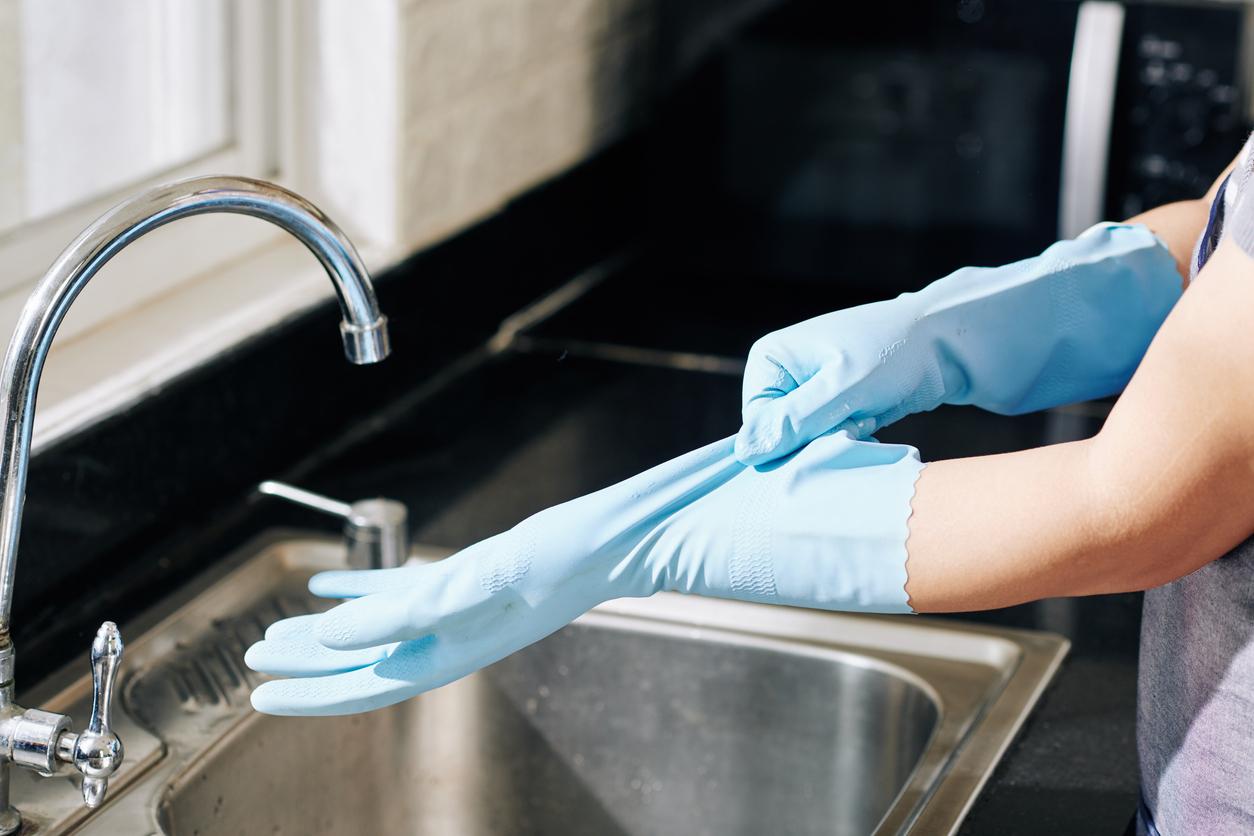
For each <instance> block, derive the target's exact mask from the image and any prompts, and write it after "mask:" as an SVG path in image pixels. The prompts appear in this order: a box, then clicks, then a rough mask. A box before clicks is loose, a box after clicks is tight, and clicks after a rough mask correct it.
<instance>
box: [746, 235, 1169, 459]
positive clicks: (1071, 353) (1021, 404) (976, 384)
mask: <svg viewBox="0 0 1254 836" xmlns="http://www.w3.org/2000/svg"><path fill="white" fill-rule="evenodd" d="M1180 293H1181V277H1180V274H1179V273H1178V272H1177V269H1176V266H1175V261H1174V259H1173V258H1172V256H1171V253H1170V252H1169V251H1168V250H1167V248H1166V247H1165V246H1164V245H1163V244H1162V243H1161V242H1159V241H1158V239H1157V238H1155V237H1154V235H1153V233H1151V232H1150V231H1149V230H1148V229H1146V228H1145V227H1144V226H1140V225H1134V226H1129V225H1126V224H1109V223H1108V224H1099V225H1097V226H1095V227H1092V228H1091V229H1089V230H1087V231H1086V232H1084V233H1083V234H1081V235H1080V236H1079V237H1078V238H1076V239H1074V240H1070V241H1059V242H1058V243H1056V244H1054V245H1053V246H1051V247H1050V248H1049V249H1047V250H1046V251H1045V252H1043V253H1042V254H1041V255H1039V256H1037V257H1035V258H1029V259H1027V260H1025V261H1019V262H1015V263H1014V264H1008V265H1005V266H1004V267H993V268H985V267H966V268H963V269H961V270H958V271H957V272H955V273H952V274H950V275H949V276H946V277H945V278H943V279H940V280H939V281H936V282H933V283H932V284H930V285H928V286H927V287H925V288H924V289H923V290H920V291H918V292H917V293H906V294H903V295H901V296H899V297H897V298H896V299H890V300H886V301H883V302H875V303H873V304H869V305H862V306H860V307H856V308H849V309H847V310H842V311H836V312H835V313H830V314H826V315H824V316H820V317H817V318H815V319H810V320H807V321H805V322H802V323H799V324H797V325H793V326H791V327H789V328H784V329H782V330H780V331H776V332H774V333H772V334H768V335H767V336H765V337H763V338H762V339H761V340H759V341H758V342H757V343H756V344H755V345H754V346H753V349H752V350H751V351H750V353H749V359H748V363H747V366H746V368H745V377H744V397H743V405H744V406H743V416H744V425H743V427H742V428H741V431H740V434H739V436H738V437H737V439H736V454H737V456H738V457H739V458H740V459H741V461H743V462H745V463H747V464H761V463H762V462H766V461H770V460H771V459H773V458H776V457H777V456H781V455H785V454H787V453H790V452H792V451H793V450H795V449H797V448H798V447H800V446H801V445H803V444H805V443H806V442H807V441H809V440H810V439H812V438H815V437H817V436H818V435H820V434H822V433H824V432H827V431H828V430H830V429H832V428H833V427H837V426H843V427H844V428H845V429H848V430H849V431H850V432H851V433H852V434H853V435H854V436H855V437H866V436H868V435H870V434H871V433H872V432H875V430H877V429H878V428H880V427H883V426H886V425H888V424H891V423H892V422H894V421H896V420H898V419H899V418H902V417H904V416H906V415H909V414H911V413H915V412H923V411H926V410H929V409H935V408H936V407H937V406H940V405H941V404H942V403H949V404H974V405H976V406H980V407H983V408H985V409H989V410H992V411H994V412H1001V413H1012V414H1013V413H1021V412H1031V411H1034V410H1037V409H1045V408H1047V407H1050V406H1057V405H1059V404H1064V403H1072V402H1075V401H1081V400H1088V399H1091V398H1096V397H1102V396H1105V395H1110V394H1114V393H1116V392H1119V391H1121V390H1122V389H1123V387H1124V385H1125V384H1126V383H1127V382H1128V379H1129V378H1130V377H1131V376H1132V373H1133V371H1135V370H1136V366H1137V364H1138V363H1140V360H1141V357H1142V356H1143V355H1144V354H1145V350H1146V349H1147V348H1148V347H1149V343H1150V340H1151V339H1153V336H1154V334H1155V333H1156V332H1157V331H1158V327H1159V326H1160V325H1161V324H1162V321H1163V320H1164V319H1165V318H1166V316H1167V314H1168V312H1170V310H1171V308H1172V306H1173V305H1174V304H1175V302H1176V300H1177V299H1178V298H1179V296H1180Z"/></svg>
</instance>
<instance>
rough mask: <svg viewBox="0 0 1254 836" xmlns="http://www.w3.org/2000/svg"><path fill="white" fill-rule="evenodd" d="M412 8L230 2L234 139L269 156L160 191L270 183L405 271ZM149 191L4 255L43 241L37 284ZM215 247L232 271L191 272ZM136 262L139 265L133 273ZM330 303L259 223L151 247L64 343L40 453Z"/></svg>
mask: <svg viewBox="0 0 1254 836" xmlns="http://www.w3.org/2000/svg"><path fill="white" fill-rule="evenodd" d="M405 1H406V0H370V2H368V3H360V4H359V3H347V2H343V0H234V3H233V6H234V14H233V26H234V30H233V31H234V33H235V41H234V42H235V44H236V45H237V49H238V51H239V54H238V55H237V56H236V61H235V67H236V76H235V82H234V88H235V97H236V99H235V101H236V104H237V106H238V108H239V110H240V112H239V113H237V115H236V118H237V122H236V124H237V126H238V133H239V134H240V135H241V136H247V137H250V138H251V139H250V142H249V143H248V147H249V148H252V149H256V148H264V149H265V151H264V152H263V153H260V154H256V153H254V154H252V155H250V154H249V153H246V152H245V149H242V148H239V149H234V153H235V154H236V156H234V157H231V156H222V157H218V156H217V155H214V156H213V157H212V158H205V159H201V160H198V161H196V162H194V163H192V164H190V165H189V166H187V167H185V168H182V169H179V170H178V171H168V172H166V173H165V174H164V175H163V176H161V177H160V178H159V180H160V181H162V182H165V181H168V180H171V179H175V178H176V177H179V176H191V175H193V174H198V173H210V172H212V173H228V174H248V175H251V176H262V177H264V178H265V179H269V180H272V181H275V182H278V183H280V184H282V185H284V186H287V187H288V188H291V189H293V190H295V191H297V192H299V193H300V194H303V195H305V196H306V197H308V198H309V199H311V200H313V201H314V202H315V203H316V204H317V205H319V206H320V207H321V208H323V209H324V210H325V211H327V212H328V213H329V214H330V215H331V217H332V218H334V219H335V221H336V222H337V223H338V224H339V225H340V226H341V227H342V228H343V229H344V230H345V231H346V232H347V233H348V234H349V235H350V236H351V237H352V239H353V242H354V244H355V245H356V246H357V249H358V251H359V252H360V254H361V256H362V258H363V260H364V261H365V263H366V265H367V267H368V268H369V269H370V270H371V271H372V272H373V273H376V274H377V273H378V272H380V271H382V270H384V269H386V268H388V267H390V266H392V265H393V264H395V263H397V262H398V261H400V259H401V258H403V257H404V256H405V255H406V254H407V253H408V251H409V250H408V248H407V247H406V245H405V242H404V240H403V236H402V235H401V234H400V232H399V224H398V219H397V217H396V213H395V210H396V207H397V205H398V194H399V192H400V190H401V189H403V188H404V186H403V178H402V177H401V172H400V171H399V161H398V154H397V142H398V141H399V140H398V137H399V135H400V131H399V128H398V125H397V122H396V113H397V105H398V100H397V94H398V85H399V73H400V71H401V69H400V67H399V66H398V63H397V55H398V53H397V50H398V40H397V38H398V35H397V31H398V26H397V21H398V20H399V17H400V15H401V14H402V11H403V7H404V3H405ZM363 56H364V60H363ZM262 80H264V82H262ZM354 91H368V93H369V94H370V95H368V96H367V97H364V98H363V97H359V96H354V95H353V93H354ZM141 187H142V184H136V185H134V186H132V187H128V188H127V189H123V190H120V191H119V192H118V193H117V194H114V195H111V196H109V197H108V198H102V199H101V200H99V201H93V202H92V204H91V205H89V206H82V207H78V208H76V209H75V210H73V211H72V212H67V213H65V214H64V215H61V216H59V217H58V218H57V219H56V220H57V222H56V223H55V224H54V222H53V221H52V220H49V221H46V222H41V223H40V224H39V225H38V228H37V229H36V228H35V226H36V225H31V228H30V229H27V230H26V232H25V233H24V235H28V236H30V237H31V239H32V240H31V241H17V240H16V239H15V238H14V236H10V235H6V236H5V237H4V238H3V239H0V244H3V243H4V242H5V241H9V243H12V244H13V245H14V246H15V247H31V248H34V247H35V246H37V244H36V243H35V241H34V240H33V239H38V240H39V241H42V242H43V243H42V246H43V247H44V251H43V252H44V255H43V256H41V257H40V258H41V259H42V264H41V265H40V266H39V267H38V269H39V270H42V269H44V268H46V266H47V265H48V264H50V263H51V261H52V259H53V258H54V257H55V255H56V254H57V253H59V252H60V251H61V249H62V248H64V246H65V245H66V244H68V243H69V242H70V241H71V240H73V238H74V237H75V236H77V235H78V233H79V232H80V231H81V230H82V229H83V228H84V227H85V226H87V225H88V224H89V223H90V222H91V221H92V220H94V219H95V218H96V217H98V216H99V215H100V214H101V212H103V211H105V210H106V209H107V208H108V207H109V206H111V205H113V204H114V203H116V202H117V200H119V199H122V198H125V197H127V196H129V195H131V194H134V193H135V192H136V191H138V190H139V189H140V188H141ZM223 220H225V221H226V222H229V223H231V226H230V229H229V235H220V234H215V230H213V229H212V228H211V227H209V226H206V224H210V223H212V222H215V221H223ZM197 225H199V228H196V227H197ZM184 231H186V234H185V235H184V234H183V233H184ZM207 234H208V235H211V236H213V237H212V240H213V241H214V246H215V247H219V246H220V247H221V248H220V249H219V250H218V253H217V255H220V256H222V257H215V258H214V259H213V261H212V262H206V261H204V260H200V261H198V262H197V261H196V260H191V261H189V259H188V258H187V254H186V250H185V249H184V248H183V245H184V244H186V243H188V242H189V241H196V242H202V241H203V240H204V236H205V235H207ZM9 239H13V240H9ZM228 247H229V249H227V248H228ZM132 250H141V252H139V253H138V257H137V258H136V257H132V256H133V254H132ZM18 252H19V250H17V249H15V250H13V253H14V254H15V257H16V254H17V253H18ZM23 252H24V250H23ZM3 257H5V256H4V254H3V253H2V252H0V258H3ZM26 257H27V259H28V261H27V264H28V266H29V264H30V263H31V258H32V257H31V256H29V255H27V256H26ZM0 264H3V262H2V261H0ZM115 267H116V268H118V269H114V268H115ZM175 270H177V272H175V273H172V271H175ZM6 272H7V271H6ZM106 273H108V275H105V274H106ZM32 283H33V279H28V281H27V283H25V284H22V285H16V286H14V285H11V286H10V287H11V288H12V289H11V290H9V291H8V292H7V293H6V292H4V291H0V336H3V335H7V334H8V333H10V332H11V331H12V326H13V323H14V322H16V318H17V314H18V312H19V311H20V308H21V305H22V304H23V302H24V301H25V299H26V296H27V292H28V290H29V288H30V286H31V284H32ZM93 293H94V294H95V295H94V296H92V297H91V298H90V299H88V296H89V294H93ZM154 294H155V295H154ZM332 294H333V289H332V285H331V282H329V281H328V280H327V277H326V275H325V273H324V271H323V269H322V267H321V265H320V264H319V263H318V262H317V260H316V259H315V258H314V257H313V256H312V255H311V254H310V253H309V252H308V251H307V250H306V249H305V248H304V247H303V246H302V245H301V244H300V243H299V242H297V241H296V240H295V239H294V238H292V237H291V236H289V235H286V234H284V233H282V232H281V231H279V230H277V229H276V228H275V227H273V226H271V225H270V224H267V223H265V222H263V221H258V220H257V219H255V218H238V217H235V218H225V219H224V218H223V217H222V216H201V217H198V218H193V219H189V220H184V221H179V222H178V223H174V224H170V225H169V226H166V227H164V228H162V229H161V230H159V231H157V232H155V233H153V234H151V235H149V236H145V238H144V239H141V241H139V242H137V243H136V244H134V245H132V246H131V247H128V248H127V250H126V251H124V252H122V253H121V254H120V255H119V256H118V257H117V258H116V259H115V260H114V261H112V262H110V264H109V265H107V266H106V267H105V268H104V269H103V270H102V271H101V275H100V276H99V277H98V278H97V279H96V280H95V281H93V282H92V283H91V285H90V286H89V287H88V288H87V289H86V290H85V291H84V293H83V297H82V299H83V301H80V302H79V303H78V305H76V307H75V308H72V309H71V310H70V313H69V316H68V317H67V319H66V321H65V323H64V324H63V325H62V327H61V329H60V330H59V332H58V334H57V338H56V340H55V341H54V343H53V346H52V350H51V352H50V354H49V356H48V362H47V366H46V368H45V370H44V374H43V379H42V382H41V385H40V392H39V409H38V411H37V413H36V416H35V431H34V439H33V448H34V449H35V451H36V452H37V451H39V450H40V449H43V448H45V447H47V446H48V445H50V444H53V443H55V442H56V441H58V440H59V439H61V438H64V437H65V436H67V435H70V434H72V433H74V432H76V431H78V430H80V429H82V428H84V427H86V426H88V425H90V424H91V423H93V422H95V421H98V420H100V419H102V418H105V417H107V416H109V415H111V414H115V413H117V412H120V411H122V410H124V409H125V408H127V407H128V406H130V405H132V404H134V403H135V402H136V401H138V400H140V399H141V398H143V397H145V396H146V395H148V394H150V393H153V392H155V391H157V390H159V389H160V388H161V387H162V386H163V385H164V384H166V383H167V382H169V381H170V380H172V379H174V378H175V377H178V376H179V375H181V374H184V373H186V372H189V371H192V370H193V369H195V368H196V367H197V366H200V365H202V364H204V363H205V362H207V361H209V360H212V359H213V358H214V357H216V356H217V355H219V354H221V353H223V352H225V351H227V350H229V349H231V348H233V347H234V346H236V345H238V344H239V343H240V342H242V341H244V340H246V339H248V338H249V337H251V336H253V335H256V334H258V333H260V332H262V331H264V330H266V329H268V328H272V327H274V326H276V325H278V324H280V323H282V322H283V321H284V320H287V319H290V318H292V317H294V316H297V315H299V314H300V313H301V312H302V311H305V310H307V309H309V308H311V307H313V306H315V305H317V304H319V303H322V302H324V301H326V300H327V299H329V298H330V297H331V296H332ZM79 308H82V309H83V310H81V311H80V310H79ZM76 317H77V318H76ZM136 334H143V335H144V339H143V340H142V341H137V340H136ZM328 339H329V340H338V336H337V335H335V334H330V335H328ZM6 341H7V340H6ZM189 443H196V442H195V440H189Z"/></svg>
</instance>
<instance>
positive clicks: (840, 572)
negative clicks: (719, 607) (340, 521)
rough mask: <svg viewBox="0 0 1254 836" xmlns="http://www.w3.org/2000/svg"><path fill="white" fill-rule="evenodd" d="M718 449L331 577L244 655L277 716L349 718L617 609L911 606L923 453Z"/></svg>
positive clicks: (843, 445)
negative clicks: (430, 551) (457, 543)
mask: <svg viewBox="0 0 1254 836" xmlns="http://www.w3.org/2000/svg"><path fill="white" fill-rule="evenodd" d="M732 446H733V440H732V439H730V438H729V439H724V440H722V441H719V442H716V443H714V444H711V445H709V446H707V447H704V448H702V449H700V450H696V451H694V452H692V453H689V454H687V455H684V456H680V457H679V458H677V459H674V460H672V461H670V462H667V463H665V464H662V465H659V466H658V467H655V468H653V469H652V470H648V471H646V472H644V473H641V474H639V475H638V476H635V477H632V478H631V479H628V480H626V481H624V482H621V483H619V484H617V485H613V486H611V487H609V488H606V489H604V490H602V491H598V492H597V493H594V494H590V495H588V496H585V497H581V498H579V499H575V500H572V501H571V502H567V503H565V504H563V505H558V506H556V507H554V508H550V509H548V510H546V511H542V512H540V513H538V514H536V515H534V516H532V517H530V518H528V519H526V520H524V521H523V522H522V523H520V524H519V525H517V526H515V527H514V528H513V529H511V530H509V531H507V532H505V533H503V534H499V535H497V536H495V537H492V538H490V539H488V540H484V541H483V542H480V543H477V544H475V545H473V546H471V547H470V548H468V549H465V550H464V551H461V552H459V553H457V554H455V555H453V556H452V557H449V558H447V559H445V560H442V561H438V562H436V563H432V564H428V565H424V566H416V567H405V568H400V569H384V570H379V571H369V572H326V573H323V574H320V575H317V576H315V577H314V578H313V579H311V580H310V583H309V588H310V590H311V591H313V592H314V593H315V594H318V595H323V596H328V597H336V598H355V600H352V601H349V602H348V603H345V604H342V605H340V606H339V607H336V608H335V609H333V610H331V611H330V612H328V613H325V614H323V615H315V616H299V617H297V618H293V619H287V620H285V621H281V622H278V623H277V624H275V625H273V626H271V628H270V630H268V631H267V633H266V637H265V640H263V641H261V642H259V643H258V644H256V645H254V646H253V647H251V648H250V649H249V651H248V654H247V656H246V661H247V663H248V665H249V666H250V667H252V668H253V669H255V670H258V671H262V672H266V673H272V674H280V675H286V676H290V677H294V678H291V679H286V680H280V681H274V682H267V683H265V684H263V685H261V686H260V687H258V688H257V689H256V691H254V693H253V705H254V706H255V707H256V708H257V710H259V711H264V712H268V713H272V714H346V713H352V712H357V711H368V710H371V709H374V708H379V707H382V706H386V705H390V704H392V703H395V702H399V701H401V700H404V699H406V698H408V697H411V696H414V695H416V694H419V693H421V692H423V691H426V690H429V689H431V688H436V687H438V686H440V685H443V684H446V683H448V682H452V681H453V680H455V679H459V678H461V677H463V676H465V675H467V674H469V673H472V672H474V671H475V670H478V669H479V668H482V667H484V666H485V665H489V664H491V663H493V662H495V661H497V660H498V659H501V658H502V657H504V656H507V655H508V654H510V653H513V652H514V651H516V650H519V649H521V648H523V647H526V646H527V645H529V644H531V643H532V642H535V641H538V640H539V639H541V638H544V637H545V636H547V635H549V634H550V633H552V632H554V631H555V630H557V629H559V628H561V627H562V626H564V625H566V624H568V623H569V622H571V621H572V620H574V619H575V618H576V617H578V616H579V615H581V614H582V613H584V612H586V611H587V610H589V609H591V608H592V607H594V606H596V605H597V604H599V603H601V602H603V601H607V600H609V599H612V598H617V597H624V596H637V597H639V596H647V595H651V594H653V593H654V592H657V591H659V590H677V591H681V592H691V593H697V594H703V595H712V596H718V597H724V598H737V599H742V600H747V601H760V602H770V603H782V604H795V605H800V606H808V607H819V608H824V609H839V610H865V611H880V612H910V607H909V604H908V602H907V597H906V593H905V590H904V586H905V582H906V569H905V562H906V550H905V543H906V537H907V534H908V528H907V520H908V518H909V516H910V501H911V498H912V496H913V492H914V482H915V478H916V477H917V475H918V472H919V470H920V469H921V468H922V464H921V463H920V461H919V457H918V451H916V450H915V449H914V448H912V447H906V446H902V445H889V444H877V443H873V442H861V441H855V440H853V439H851V438H850V437H849V436H848V435H847V434H844V433H837V434H833V435H829V436H825V437H823V438H820V439H817V440H816V441H814V442H813V443H811V444H810V445H809V446H807V447H806V448H805V449H803V450H801V451H799V452H798V453H797V454H796V455H794V456H792V457H790V458H788V459H786V460H782V461H780V462H778V463H775V464H773V465H772V466H771V467H769V468H763V469H761V470H754V469H751V468H746V467H745V466H743V465H741V464H740V463H739V462H738V461H737V460H736V458H735V456H734V454H733V450H732Z"/></svg>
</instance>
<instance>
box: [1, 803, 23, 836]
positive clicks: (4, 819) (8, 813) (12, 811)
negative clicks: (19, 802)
mask: <svg viewBox="0 0 1254 836" xmlns="http://www.w3.org/2000/svg"><path fill="white" fill-rule="evenodd" d="M21 829H22V814H21V813H19V812H18V811H17V808H16V807H12V806H10V807H5V808H4V809H3V810H0V836H12V834H14V833H17V832H18V831H19V830H21Z"/></svg>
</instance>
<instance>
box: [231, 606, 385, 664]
mask: <svg viewBox="0 0 1254 836" xmlns="http://www.w3.org/2000/svg"><path fill="white" fill-rule="evenodd" d="M320 618H321V616H317V615H302V616H297V617H296V618H287V619H284V620H283V621H278V622H275V623H274V624H272V625H270V629H268V630H266V637H265V639H263V640H262V641H259V642H257V643H256V644H254V645H253V646H252V647H250V648H248V651H247V652H246V653H245V654H244V664H246V665H248V667H250V668H252V669H253V670H255V671H257V672H259V673H266V674H271V675H273V676H322V675H325V674H329V673H340V672H343V671H350V670H356V669H357V668H364V667H366V666H367V665H372V664H374V663H375V662H378V661H379V660H380V659H382V658H384V657H386V656H387V653H388V651H389V650H390V649H391V647H390V646H382V647H370V648H366V649H363V650H331V649H330V648H328V647H326V646H325V645H323V644H322V643H321V642H319V641H318V637H317V634H316V632H315V630H316V625H317V623H318V620H319V619H320Z"/></svg>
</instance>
